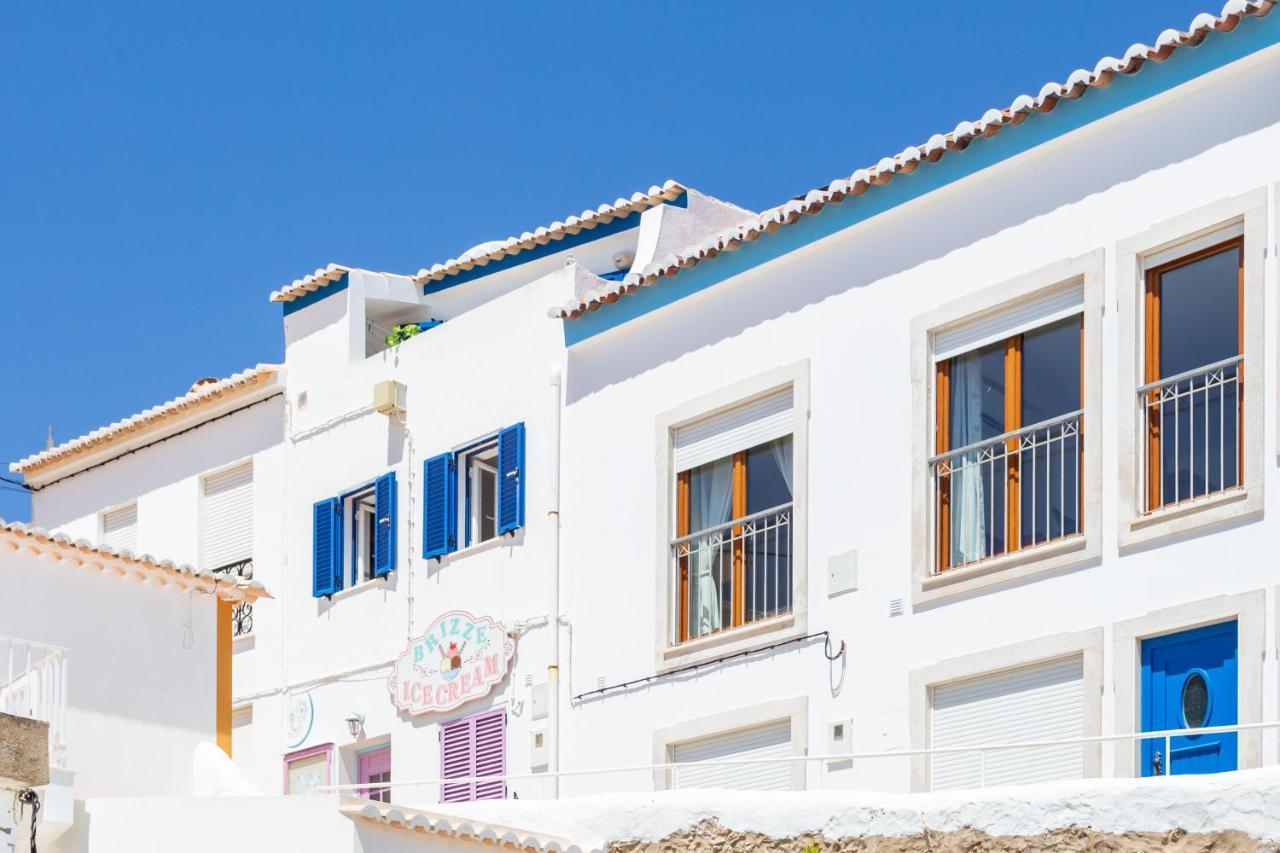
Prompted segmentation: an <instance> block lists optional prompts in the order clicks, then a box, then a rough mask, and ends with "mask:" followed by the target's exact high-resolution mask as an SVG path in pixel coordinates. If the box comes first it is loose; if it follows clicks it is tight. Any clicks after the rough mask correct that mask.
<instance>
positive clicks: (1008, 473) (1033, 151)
mask: <svg viewBox="0 0 1280 853" xmlns="http://www.w3.org/2000/svg"><path fill="white" fill-rule="evenodd" d="M1273 6H1274V3H1272V2H1270V0H1267V2H1243V0H1232V2H1231V3H1229V4H1228V6H1227V8H1226V9H1225V10H1224V12H1223V14H1222V15H1220V16H1210V15H1204V16H1200V17H1198V18H1197V19H1196V20H1195V21H1194V22H1192V25H1191V26H1190V27H1189V28H1188V30H1187V31H1186V32H1177V31H1167V32H1166V33H1165V34H1162V35H1161V36H1160V38H1159V39H1158V41H1157V43H1156V45H1155V46H1154V47H1147V46H1142V45H1139V46H1135V47H1134V48H1133V49H1131V50H1130V51H1128V52H1127V53H1126V54H1125V56H1124V58H1122V59H1111V58H1108V59H1104V60H1102V61H1101V62H1099V63H1098V65H1097V67H1096V68H1095V69H1094V70H1092V71H1079V72H1076V73H1074V74H1072V75H1071V76H1070V77H1069V78H1068V80H1067V82H1066V83H1065V84H1061V85H1059V84H1050V85H1048V86H1046V87H1045V88H1044V89H1043V90H1042V91H1041V92H1040V94H1039V95H1038V96H1036V97H1022V98H1019V99H1017V100H1016V101H1015V102H1014V103H1013V104H1011V105H1009V106H1008V107H1007V108H1004V109H995V110H991V111H989V112H988V113H987V114H986V115H984V116H983V117H982V119H981V120H979V121H977V122H972V123H970V122H965V123H962V124H961V125H960V126H959V127H957V128H956V129H955V130H954V131H952V132H949V133H947V134H942V135H938V136H935V137H933V138H932V139H930V140H929V141H928V142H927V143H926V144H924V145H922V146H920V147H916V148H910V149H907V150H906V151H904V152H901V153H899V154H897V155H895V156H893V157H888V158H885V159H884V160H882V161H881V162H880V163H878V164H877V165H876V166H875V167H873V168H871V169H865V170H859V171H858V172H855V173H854V174H853V175H851V176H849V177H847V178H843V179H841V180H837V181H834V182H832V183H831V184H829V185H827V186H825V187H821V188H818V189H815V190H812V191H810V192H808V193H805V194H803V195H801V196H798V197H797V198H796V199H794V200H792V201H790V202H787V203H786V204H783V205H781V206H779V207H777V208H774V209H771V210H768V211H765V212H764V213H760V214H757V213H753V212H750V211H746V210H743V209H741V208H738V207H735V206H733V205H731V204H728V203H725V202H721V201H718V200H716V199H712V198H710V197H708V196H705V195H702V194H699V193H697V192H696V191H694V190H692V189H688V188H686V187H684V186H682V185H679V184H675V183H671V182H669V183H668V184H666V185H664V186H662V187H654V188H652V189H651V190H650V191H649V192H648V193H638V194H636V195H635V196H632V197H631V199H622V200H619V202H618V203H616V204H615V205H605V206H602V207H601V208H599V209H598V210H596V211H587V212H585V213H584V214H582V215H581V216H579V217H569V218H568V219H566V220H565V221H564V222H560V223H555V224H553V225H551V226H548V227H546V228H541V229H538V230H537V231H534V232H531V233H527V234H525V235H523V236H522V237H519V238H510V239H508V240H506V241H500V242H495V243H491V244H484V245H483V246H480V247H476V248H475V249H473V250H471V251H470V252H468V253H466V254H464V255H463V256H462V257H461V258H459V259H456V260H452V261H449V262H448V263H445V264H437V265H436V266H434V267H431V268H429V269H424V270H422V271H420V272H419V273H418V274H417V275H416V276H408V275H394V274H388V273H374V272H370V271H366V270H360V269H355V268H348V267H342V266H338V265H330V266H329V267H327V268H325V269H322V270H318V271H317V272H316V273H315V274H314V275H311V276H307V277H306V278H304V279H301V280H299V281H297V282H294V283H293V284H292V285H289V286H288V287H285V288H282V289H281V290H279V291H277V292H276V293H274V294H273V295H272V299H273V300H274V301H276V302H280V303H282V304H283V307H284V333H285V359H284V364H283V365H282V366H281V367H279V368H266V367H262V368H258V369H256V370H255V371H251V372H249V373H246V374H240V375H238V376H237V377H232V378H231V379H229V380H225V381H224V382H222V383H218V384H216V385H210V386H208V388H205V389H201V388H196V389H193V391H192V392H191V394H188V395H187V396H186V397H183V398H179V400H177V401H174V402H173V403H170V404H167V408H166V411H168V410H172V414H171V415H166V416H165V417H161V418H154V417H152V418H150V419H149V420H148V418H147V416H146V414H145V413H144V416H140V417H142V420H143V421H145V422H146V424H148V425H145V426H142V427H140V428H139V429H137V430H134V429H132V428H120V427H119V425H117V426H116V427H112V428H110V429H109V430H108V433H107V434H106V435H105V436H100V437H99V438H98V439H95V438H94V437H93V435H91V436H89V437H86V439H81V440H77V441H76V442H71V443H70V444H69V445H66V446H63V447H62V448H55V449H53V450H51V451H46V453H44V454H39V455H37V456H35V457H32V458H30V459H28V460H24V461H23V462H20V463H17V464H16V465H15V466H14V468H15V470H17V471H20V472H22V473H23V474H24V476H26V478H27V481H28V482H29V483H31V484H32V485H33V487H38V488H39V489H40V490H39V491H38V492H36V493H35V495H34V498H33V513H34V517H35V521H36V523H38V524H40V525H42V526H44V527H48V528H58V529H62V530H66V531H68V532H69V533H70V534H71V535H73V536H87V537H92V536H97V537H99V538H100V539H106V540H107V541H108V542H110V541H111V540H112V538H113V537H118V536H122V535H126V534H122V533H121V532H120V531H121V530H126V529H130V528H129V519H130V518H134V519H136V520H135V521H134V522H133V524H134V525H135V526H136V533H134V534H132V535H136V537H137V543H138V547H140V548H144V549H151V548H154V549H155V550H157V551H161V552H164V553H168V554H171V555H175V556H179V557H182V558H184V559H194V560H197V561H198V563H197V564H198V565H200V566H201V568H204V569H216V568H219V567H221V565H227V564H232V563H237V562H239V561H240V560H243V559H251V560H252V563H253V568H254V572H255V574H254V577H255V578H257V579H260V580H262V581H263V582H265V583H266V585H267V587H268V588H270V589H271V590H272V592H273V594H274V595H275V597H276V598H277V599H278V601H277V602H275V603H274V604H273V606H272V607H271V608H270V610H269V611H267V612H265V613H263V612H259V613H254V614H253V629H252V631H251V632H250V633H249V634H248V636H246V637H242V638H241V639H239V640H237V643H238V645H237V651H236V653H235V656H234V670H235V671H234V694H235V705H236V709H237V710H236V715H235V720H234V729H233V732H234V733H233V740H234V744H233V748H232V756H233V760H234V761H236V763H237V764H238V765H240V766H241V768H242V769H243V770H244V772H245V774H246V775H247V776H248V777H249V778H250V779H251V780H252V781H253V782H254V784H255V785H257V787H258V788H259V789H260V790H261V791H263V792H264V793H280V792H284V793H290V792H293V793H296V792H298V791H301V790H304V789H308V788H312V787H315V786H319V785H357V786H364V787H362V788H361V789H360V791H359V792H360V793H364V794H368V795H372V796H374V798H376V799H393V800H395V801H397V802H420V803H427V802H430V801H432V800H434V799H435V798H437V797H441V796H442V797H443V798H444V799H447V800H456V799H470V798H477V797H478V798H489V797H502V796H520V797H521V798H537V797H544V796H550V795H552V794H554V793H556V786H555V783H554V782H553V781H549V779H548V778H525V777H526V776H527V775H528V774H530V773H538V772H540V771H542V770H549V771H556V770H557V769H565V770H568V769H574V770H577V769H590V768H608V767H633V768H635V767H638V768H640V769H638V770H631V771H622V770H619V771H617V772H615V773H609V774H602V775H599V776H588V777H581V776H566V777H565V778H564V779H563V780H562V781H561V782H560V783H559V793H560V794H575V793H583V792H587V791H598V790H601V789H612V790H637V791H639V790H650V789H652V788H655V787H668V786H677V785H728V786H751V787H792V788H803V787H819V786H821V787H824V788H852V787H868V786H870V787H876V788H884V789H891V790H900V791H906V790H921V789H928V788H935V789H936V788H947V787H968V786H976V785H980V784H991V783H996V782H1027V781H1040V780H1047V779H1060V778H1071V777H1081V776H1099V775H1103V776H1111V775H1115V776H1132V775H1137V774H1149V773H1153V772H1157V771H1164V770H1172V772H1175V773H1182V772H1192V771H1210V770H1230V769H1236V768H1245V767H1253V766H1258V765H1261V764H1264V763H1266V764H1274V763H1276V761H1277V743H1278V740H1277V736H1276V735H1275V734H1274V732H1268V733H1259V732H1258V731H1248V732H1243V733H1235V732H1231V733H1216V734H1201V735H1198V736H1195V737H1189V738H1182V737H1179V738H1174V739H1172V740H1171V742H1170V745H1169V747H1166V746H1165V745H1164V741H1163V739H1160V740H1159V741H1158V742H1157V741H1150V742H1145V743H1142V744H1135V743H1134V742H1132V741H1123V740H1122V741H1117V743H1116V745H1115V746H1107V747H1105V748H1104V747H1103V746H1102V745H1100V744H1098V743H1091V744H1089V745H1085V746H1081V745H1068V746H1056V747H1052V748H1043V749H1039V750H1022V751H1008V750H1006V751H996V752H992V753H990V754H988V755H985V756H981V755H977V754H972V753H971V754H955V753H946V754H939V755H937V756H933V757H931V758H930V757H926V756H920V757H917V758H914V759H910V760H908V759H905V758H902V757H899V758H890V757H883V758H868V759H862V758H859V759H857V760H853V761H822V762H819V761H804V762H802V761H796V762H791V763H784V762H774V763H758V764H754V765H743V764H736V765H734V764H710V765H708V764H703V766H701V767H690V768H685V769H684V770H681V771H673V770H671V769H670V768H654V767H652V765H661V764H667V763H670V762H677V763H689V762H697V761H705V760H707V759H714V758H741V757H752V758H779V757H786V756H804V755H820V754H824V753H843V752H848V751H856V752H858V753H863V752H869V753H879V752H884V751H889V750H901V749H904V748H908V747H913V748H917V749H922V748H938V749H944V748H949V747H955V746H959V745H965V744H970V745H971V744H975V743H1002V742H1008V741H1016V740H1045V739H1048V740H1055V741H1056V740H1071V739H1078V738H1083V737H1087V736H1093V735H1102V734H1107V735H1111V734H1126V733H1132V732H1137V731H1158V730H1163V729H1166V728H1184V727H1187V726H1191V727H1199V726H1218V725H1226V726H1231V725H1236V724H1252V723H1261V722H1264V721H1268V720H1275V719H1277V717H1278V716H1280V707H1278V699H1280V679H1278V674H1277V670H1276V665H1275V657H1274V654H1268V653H1267V651H1266V650H1269V649H1270V650H1274V649H1275V648H1276V612H1277V605H1278V601H1277V597H1276V584H1277V579H1276V576H1275V572H1274V570H1273V568H1272V565H1271V563H1272V562H1273V561H1272V560H1270V559H1269V554H1270V550H1271V549H1269V547H1268V546H1267V544H1266V543H1267V542H1270V541H1274V540H1275V538H1276V536H1277V533H1278V531H1277V530H1276V529H1275V525H1276V521H1275V519H1274V516H1275V514H1276V511H1275V510H1271V511H1270V512H1268V506H1269V503H1273V502H1274V500H1275V495H1276V493H1277V489H1280V483H1277V482H1276V464H1277V443H1276V442H1277V434H1278V429H1280V428H1278V427H1277V424H1278V423H1280V420H1277V413H1276V406H1275V402H1276V398H1277V384H1276V378H1275V375H1274V374H1275V373H1276V371H1275V370H1274V367H1275V364H1274V361H1275V358H1276V345H1277V338H1278V335H1277V319H1276V312H1275V306H1274V304H1272V305H1269V304H1268V297H1267V294H1268V293H1269V292H1270V293H1272V294H1274V292H1275V288H1276V285H1277V268H1276V260H1275V257H1276V249H1275V244H1276V240H1277V231H1278V229H1280V225H1278V222H1280V218H1278V217H1277V199H1276V182H1277V181H1280V98H1278V97H1276V96H1275V95H1274V94H1273V90H1274V85H1272V83H1273V81H1274V80H1275V79H1276V78H1277V75H1280V47H1278V46H1277V43H1278V42H1280V16H1276V15H1268V13H1269V12H1270V11H1271V10H1272V7H1273ZM816 122H820V118H815V123H816ZM548 306H556V307H555V308H554V309H553V310H552V311H551V319H548V317H547V309H548ZM405 326H412V327H413V330H415V331H417V333H416V334H414V335H413V336H412V337H408V338H407V339H406V340H404V341H403V342H401V343H398V344H396V345H388V344H387V343H386V340H385V339H386V337H387V336H388V335H393V334H400V335H403V334H404V332H403V331H402V330H403V328H404V327H405ZM246 377H247V378H246ZM210 389H219V390H217V392H216V394H215V392H214V391H212V390H210ZM219 395H220V396H219ZM209 400H215V402H209ZM82 444H83V445H84V446H85V447H91V448H92V449H91V450H84V451H77V450H76V449H75V448H77V447H79V446H81V445H82ZM58 460H62V461H58ZM236 472H239V473H236ZM246 484H250V485H246ZM224 488H226V489H229V490H231V493H232V495H233V496H232V497H231V498H227V499H226V500H223V499H221V498H220V497H219V495H222V494H223V492H222V491H221V490H222V489H224ZM211 492H212V494H211ZM245 502H248V507H250V508H246V503H245ZM226 506H231V507H233V509H234V512H232V510H224V507H226ZM129 507H134V508H135V509H134V510H133V512H134V515H132V516H131V515H130V514H129V509H128V508H129ZM219 513H221V514H219ZM232 516H234V518H235V519H238V521H236V522H235V523H232V522H230V521H226V519H228V518H230V517H232ZM219 519H221V520H219ZM248 519H252V523H250V522H249V521H248ZM220 524H221V525H225V526H223V527H219V526H218V525H220ZM211 527H213V528H215V529H216V530H218V531H228V532H226V533H221V532H219V533H218V534H217V535H215V536H213V537H212V538H211V536H210V534H209V530H210V528H211ZM231 531H238V532H236V533H233V532H231ZM211 539H212V542H214V543H218V544H217V547H216V548H212V550H211V545H210V542H211ZM153 543H154V544H153ZM223 560H226V561H227V562H226V563H222V561H223ZM215 564H218V565H215ZM451 644H457V648H454V647H453V646H452V645H451ZM1170 747H1171V752H1172V754H1171V755H1166V754H1165V752H1166V751H1167V750H1169V749H1170ZM1157 753H1159V755H1157ZM471 776H499V777H505V776H510V777H512V778H509V779H496V780H493V779H491V780H487V781H478V782H477V781H467V782H461V783H457V784H454V785H446V786H443V787H441V786H437V785H434V784H430V785H420V786H419V785H415V786H408V785H406V786H405V787H404V788H403V789H395V788H393V789H392V790H391V791H390V792H388V791H387V790H386V786H387V785H388V783H392V782H394V783H403V782H409V781H411V780H435V779H438V778H442V777H471ZM550 778H551V779H554V775H552V777H550Z"/></svg>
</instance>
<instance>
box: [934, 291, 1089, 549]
mask: <svg viewBox="0 0 1280 853" xmlns="http://www.w3.org/2000/svg"><path fill="white" fill-rule="evenodd" d="M1022 349H1023V336H1022V335H1020V334H1018V335H1011V336H1010V337H1008V338H1005V340H1004V386H1005V387H1004V425H1003V429H1002V430H1001V432H1012V431H1014V430H1016V429H1021V428H1022V427H1023V426H1024V424H1023V423H1022ZM954 360H955V359H954V358H949V359H946V360H944V361H940V362H938V363H937V365H936V372H935V375H934V383H935V384H934V409H935V411H934V448H935V450H934V452H935V453H946V452H947V451H948V450H951V449H952V447H951V364H952V362H953V361H954ZM1080 401H1081V405H1083V403H1084V315H1083V314H1082V315H1081V316H1080ZM1083 439H1084V427H1083V425H1081V427H1080V434H1079V437H1078V439H1077V445H1076V446H1077V447H1078V448H1079V453H1080V458H1081V468H1083V464H1084V449H1083V448H1084V444H1083ZM1018 441H1019V439H1018V438H1017V437H1014V438H1010V439H1007V440H1006V445H1005V452H1006V454H1008V455H1007V456H1006V459H1007V460H1008V464H1007V466H1006V478H1005V489H1006V492H1005V495H1006V498H1005V519H1004V527H1005V540H1004V541H1005V550H1004V553H1009V552H1011V551H1017V550H1020V549H1021V548H1022V520H1021V517H1020V513H1021V511H1022V493H1021V487H1022V482H1021V479H1022V478H1021V471H1020V470H1019V467H1020V459H1021V457H1020V455H1019V454H1018ZM1082 476H1083V475H1082ZM1080 482H1081V483H1082V482H1083V480H1081V481H1080ZM1076 491H1077V495H1076V500H1077V504H1078V507H1077V510H1076V511H1077V513H1078V515H1077V518H1079V519H1080V521H1079V526H1080V530H1081V532H1083V530H1084V520H1083V514H1084V489H1083V488H1082V487H1077V489H1076ZM1073 535H1075V534H1073ZM936 538H937V541H938V549H937V554H936V565H937V570H938V571H944V570H946V569H949V568H951V478H950V477H948V478H947V479H946V481H945V482H941V483H939V484H938V531H937V537H936ZM991 556H998V555H995V554H993V555H991Z"/></svg>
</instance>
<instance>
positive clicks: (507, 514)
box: [498, 423, 525, 536]
mask: <svg viewBox="0 0 1280 853" xmlns="http://www.w3.org/2000/svg"><path fill="white" fill-rule="evenodd" d="M524 480H525V476H524V424H523V423H519V424H516V425H515V426H509V427H505V428H504V429H503V430H502V431H501V432H499V433H498V535H499V536H501V535H502V534H504V533H511V532H512V531H514V530H516V529H517V528H519V527H524Z"/></svg>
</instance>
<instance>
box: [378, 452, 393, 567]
mask: <svg viewBox="0 0 1280 853" xmlns="http://www.w3.org/2000/svg"><path fill="white" fill-rule="evenodd" d="M373 518H374V525H375V528H374V532H373V576H374V577H375V578H380V577H382V576H384V575H386V574H387V573H389V572H390V571H391V570H393V569H394V568H395V567H396V474H395V472H394V471H389V472H387V473H386V474H383V475H382V476H381V477H379V478H378V479H377V481H376V482H375V483H374V485H373Z"/></svg>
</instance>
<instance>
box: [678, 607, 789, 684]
mask: <svg viewBox="0 0 1280 853" xmlns="http://www.w3.org/2000/svg"><path fill="white" fill-rule="evenodd" d="M804 630H805V625H804V617H803V616H802V615H800V614H797V613H796V612H795V611H794V610H793V611H792V612H791V613H787V614H785V615H783V616H775V617H773V618H772V619H763V620H761V621H759V622H752V623H751V624H749V625H743V626H741V627H738V628H731V629H730V630H728V631H718V632H716V633H715V634H711V635H709V636H706V637H699V638H698V639H696V640H688V641H686V642H683V643H681V644H680V645H678V646H665V647H664V648H662V649H660V651H659V652H658V661H657V671H658V672H660V673H662V672H670V671H671V670H673V669H679V668H681V667H685V666H690V665H692V664H696V663H705V662H706V661H709V660H714V659H715V658H719V657H724V656H725V655H732V654H738V653H741V652H748V651H752V650H754V649H756V648H762V647H764V646H768V645H772V644H773V643H776V642H778V641H780V640H788V639H791V638H792V637H799V636H801V635H802V634H803V633H804Z"/></svg>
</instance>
